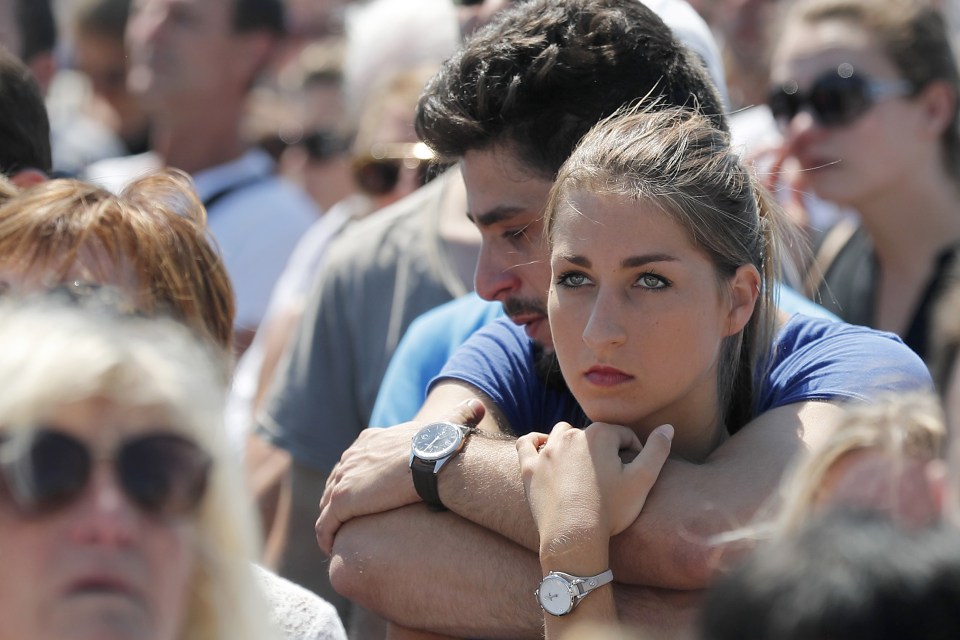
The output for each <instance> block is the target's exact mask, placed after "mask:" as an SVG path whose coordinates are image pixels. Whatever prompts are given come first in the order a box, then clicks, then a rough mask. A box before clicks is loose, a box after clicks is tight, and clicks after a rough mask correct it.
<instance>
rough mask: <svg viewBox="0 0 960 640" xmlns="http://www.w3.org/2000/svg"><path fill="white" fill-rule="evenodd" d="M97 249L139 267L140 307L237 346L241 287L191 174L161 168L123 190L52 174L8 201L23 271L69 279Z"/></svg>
mask: <svg viewBox="0 0 960 640" xmlns="http://www.w3.org/2000/svg"><path fill="white" fill-rule="evenodd" d="M0 202H2V200H0ZM90 248H95V249H98V250H102V251H104V252H105V253H106V255H107V256H108V258H109V260H110V262H111V266H112V267H113V268H114V269H115V270H117V271H119V270H121V269H122V268H125V267H130V268H132V270H133V271H134V273H135V276H136V278H137V287H138V290H139V291H138V292H139V295H138V297H137V303H138V307H139V310H140V311H143V312H146V313H148V314H153V313H166V314H169V315H171V316H173V317H174V318H177V319H178V320H181V321H183V322H185V323H186V324H187V325H189V326H190V327H192V328H193V329H194V330H195V331H198V332H199V333H201V334H202V335H204V336H206V337H208V338H210V339H212V340H213V341H214V342H216V343H217V344H219V345H220V346H222V347H224V348H226V349H229V348H230V347H231V343H232V340H233V316H234V296H233V288H232V286H231V284H230V279H229V276H228V275H227V270H226V267H225V266H224V264H223V259H222V258H221V256H220V253H219V251H218V250H217V248H216V245H215V242H214V241H213V239H212V238H211V237H210V236H209V234H208V231H207V227H206V211H205V210H204V208H203V205H202V203H201V202H200V200H199V199H198V198H197V196H196V194H195V193H194V190H193V186H192V181H191V180H190V178H189V177H188V176H187V175H186V174H185V173H183V172H180V171H176V170H164V171H161V172H159V173H156V174H152V175H150V176H147V177H145V178H141V179H139V180H137V181H135V182H133V183H132V184H130V186H128V187H127V188H126V189H124V191H123V193H121V194H120V195H114V194H112V193H110V192H109V191H106V190H105V189H102V188H100V187H97V186H95V185H92V184H88V183H85V182H81V181H79V180H67V179H57V180H50V181H47V182H43V183H40V184H37V185H35V186H33V187H31V188H29V189H26V190H24V191H22V192H21V193H20V194H19V195H15V196H13V197H11V198H9V199H8V200H7V201H6V202H4V203H3V204H2V205H0V256H3V259H4V260H5V261H13V262H15V263H18V264H17V268H19V269H23V270H24V271H26V270H29V269H38V270H43V271H47V270H49V271H52V272H53V277H54V278H56V279H58V281H62V280H63V278H64V277H65V274H66V273H67V271H68V270H69V269H70V267H71V266H72V265H73V264H74V263H75V261H76V260H77V257H78V254H79V253H80V251H81V250H82V249H90ZM58 283H59V282H58Z"/></svg>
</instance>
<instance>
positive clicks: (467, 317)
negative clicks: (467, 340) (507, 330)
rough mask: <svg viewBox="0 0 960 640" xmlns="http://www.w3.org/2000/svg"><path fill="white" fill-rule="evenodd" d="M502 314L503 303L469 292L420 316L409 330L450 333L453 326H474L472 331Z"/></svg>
mask: <svg viewBox="0 0 960 640" xmlns="http://www.w3.org/2000/svg"><path fill="white" fill-rule="evenodd" d="M502 315H503V305H501V304H500V303H499V302H488V301H486V300H483V299H482V298H481V297H480V296H478V295H477V294H476V293H468V294H466V295H463V296H460V297H459V298H454V299H453V300H451V301H450V302H446V303H444V304H442V305H440V306H439V307H435V308H433V309H431V310H430V311H427V312H426V313H424V314H423V315H421V316H419V317H418V318H417V319H416V320H414V321H413V323H412V324H411V325H410V329H408V332H414V331H423V332H427V333H430V332H433V331H442V332H443V333H449V332H450V328H451V327H454V328H455V327H472V328H471V329H470V331H471V332H472V331H474V330H476V329H478V328H480V327H482V326H484V325H486V324H487V323H488V322H490V321H492V320H495V319H496V318H499V317H500V316H502Z"/></svg>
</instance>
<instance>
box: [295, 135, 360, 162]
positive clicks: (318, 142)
mask: <svg viewBox="0 0 960 640" xmlns="http://www.w3.org/2000/svg"><path fill="white" fill-rule="evenodd" d="M300 144H301V145H303V148H304V149H306V151H307V154H308V155H309V156H310V158H311V159H313V160H318V161H320V160H327V159H328V158H332V157H333V156H336V155H340V154H341V153H346V152H347V151H348V150H349V149H350V145H351V141H350V140H349V139H348V138H347V137H345V136H342V135H339V134H337V133H334V132H332V131H313V132H311V133H308V134H306V135H305V136H303V138H301V139H300Z"/></svg>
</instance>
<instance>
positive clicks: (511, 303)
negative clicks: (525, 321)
mask: <svg viewBox="0 0 960 640" xmlns="http://www.w3.org/2000/svg"><path fill="white" fill-rule="evenodd" d="M503 312H504V313H506V314H507V316H509V317H510V318H516V317H518V316H531V315H537V316H543V317H544V318H546V317H547V309H546V307H544V306H543V305H542V304H541V303H540V302H538V301H537V300H531V299H530V298H507V299H506V300H504V301H503Z"/></svg>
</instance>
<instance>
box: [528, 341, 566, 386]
mask: <svg viewBox="0 0 960 640" xmlns="http://www.w3.org/2000/svg"><path fill="white" fill-rule="evenodd" d="M533 367H534V371H535V372H536V373H537V376H538V377H539V378H540V379H541V380H542V381H543V383H544V384H545V385H546V386H547V388H548V389H557V390H558V391H568V388H567V382H566V380H564V379H563V374H562V373H560V362H559V361H558V360H557V352H556V351H554V350H553V349H547V348H546V347H544V346H543V345H542V344H540V343H539V342H536V341H534V343H533Z"/></svg>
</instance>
